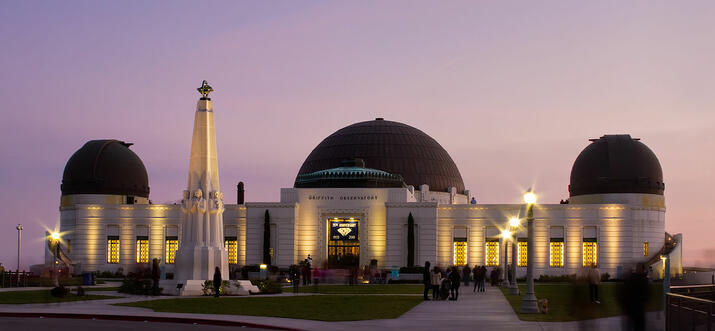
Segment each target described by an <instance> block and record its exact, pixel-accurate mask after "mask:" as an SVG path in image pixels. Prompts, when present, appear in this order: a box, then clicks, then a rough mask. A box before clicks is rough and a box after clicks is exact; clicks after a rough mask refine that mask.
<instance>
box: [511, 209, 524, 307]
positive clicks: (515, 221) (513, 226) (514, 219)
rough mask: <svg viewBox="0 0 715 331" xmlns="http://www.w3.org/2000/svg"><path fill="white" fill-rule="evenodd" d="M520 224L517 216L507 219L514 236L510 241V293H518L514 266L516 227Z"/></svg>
mask: <svg viewBox="0 0 715 331" xmlns="http://www.w3.org/2000/svg"><path fill="white" fill-rule="evenodd" d="M520 224H521V220H519V218H517V217H512V218H510V219H509V226H511V231H512V232H513V233H514V238H513V239H512V241H511V284H510V286H509V294H510V295H518V294H519V286H518V285H517V283H516V267H517V263H518V262H517V255H518V252H519V250H518V246H517V245H518V243H517V242H518V238H517V234H518V229H519V225H520Z"/></svg>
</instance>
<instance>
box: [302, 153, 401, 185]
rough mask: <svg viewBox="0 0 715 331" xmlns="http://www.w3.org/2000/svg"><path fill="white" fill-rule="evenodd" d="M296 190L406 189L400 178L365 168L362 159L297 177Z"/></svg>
mask: <svg viewBox="0 0 715 331" xmlns="http://www.w3.org/2000/svg"><path fill="white" fill-rule="evenodd" d="M295 187H298V188H323V187H325V188H337V187H340V188H344V187H360V188H369V187H380V188H383V187H406V185H405V182H404V181H403V180H402V176H400V175H393V174H391V173H388V172H385V171H382V170H377V169H370V168H365V161H364V160H363V159H350V160H344V161H343V162H342V163H341V166H340V167H338V168H332V169H326V170H319V171H316V172H312V173H309V174H302V175H298V178H297V179H296V180H295Z"/></svg>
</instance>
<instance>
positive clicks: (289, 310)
mask: <svg viewBox="0 0 715 331" xmlns="http://www.w3.org/2000/svg"><path fill="white" fill-rule="evenodd" d="M420 302H422V298H421V297H413V296H382V295H380V296H372V295H359V296H346V295H301V296H280V297H253V298H230V297H222V298H187V299H163V300H151V301H140V302H131V303H122V304H116V305H117V306H128V307H141V308H150V309H153V310H154V311H158V312H175V313H197V314H225V315H252V316H271V317H286V318H298V319H310V320H319V321H358V320H370V319H382V318H397V317H399V316H400V315H402V314H404V313H405V312H407V311H408V310H410V309H412V307H414V306H416V305H417V304H419V303H420Z"/></svg>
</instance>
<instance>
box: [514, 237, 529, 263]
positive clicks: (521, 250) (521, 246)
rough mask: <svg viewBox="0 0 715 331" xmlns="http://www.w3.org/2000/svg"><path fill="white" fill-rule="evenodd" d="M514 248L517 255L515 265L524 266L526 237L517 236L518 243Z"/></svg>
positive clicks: (526, 249)
mask: <svg viewBox="0 0 715 331" xmlns="http://www.w3.org/2000/svg"><path fill="white" fill-rule="evenodd" d="M516 249H517V257H518V260H517V262H516V265H517V266H519V267H526V256H527V253H528V251H529V250H528V243H527V241H526V238H519V243H518V245H517V248H516Z"/></svg>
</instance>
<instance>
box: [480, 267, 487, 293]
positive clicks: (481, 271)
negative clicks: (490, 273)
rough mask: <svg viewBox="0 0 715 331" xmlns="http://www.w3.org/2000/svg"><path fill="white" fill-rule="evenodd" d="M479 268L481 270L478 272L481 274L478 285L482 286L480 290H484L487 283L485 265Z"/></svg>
mask: <svg viewBox="0 0 715 331" xmlns="http://www.w3.org/2000/svg"><path fill="white" fill-rule="evenodd" d="M480 269H481V270H480V271H479V273H480V275H481V279H482V281H481V282H480V283H479V286H480V287H481V288H482V292H484V291H485V290H486V289H485V287H486V285H487V267H486V266H482V267H481V268H480Z"/></svg>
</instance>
